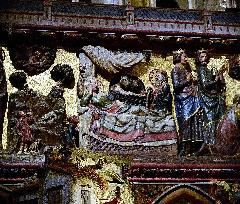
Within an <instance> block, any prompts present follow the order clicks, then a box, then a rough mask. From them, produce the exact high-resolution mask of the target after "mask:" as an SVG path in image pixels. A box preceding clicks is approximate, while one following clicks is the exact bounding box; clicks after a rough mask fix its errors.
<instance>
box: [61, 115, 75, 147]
mask: <svg viewBox="0 0 240 204" xmlns="http://www.w3.org/2000/svg"><path fill="white" fill-rule="evenodd" d="M67 121H68V124H67V125H66V127H65V132H64V136H63V144H66V145H67V147H76V146H78V142H79V141H78V138H79V131H78V127H77V125H78V123H79V119H78V116H71V117H68V118H67Z"/></svg>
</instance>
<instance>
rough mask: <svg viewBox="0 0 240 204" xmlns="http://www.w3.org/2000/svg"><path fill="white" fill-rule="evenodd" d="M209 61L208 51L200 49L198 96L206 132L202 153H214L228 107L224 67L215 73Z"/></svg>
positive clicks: (198, 59)
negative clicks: (219, 130)
mask: <svg viewBox="0 0 240 204" xmlns="http://www.w3.org/2000/svg"><path fill="white" fill-rule="evenodd" d="M208 63H209V54H208V51H207V50H201V51H198V53H197V59H196V67H197V74H198V89H199V91H198V96H199V100H200V105H201V108H202V109H203V123H202V129H203V134H204V143H203V145H202V147H201V148H200V150H199V153H200V154H202V153H203V154H205V153H211V154H212V148H211V147H212V145H214V144H215V140H216V129H217V125H218V123H219V120H220V118H221V117H222V116H223V114H224V112H225V108H226V105H225V81H224V77H223V69H220V70H219V71H218V72H216V73H215V71H214V70H213V69H209V68H208V67H207V65H208Z"/></svg>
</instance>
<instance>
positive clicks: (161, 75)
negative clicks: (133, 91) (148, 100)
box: [149, 69, 168, 86]
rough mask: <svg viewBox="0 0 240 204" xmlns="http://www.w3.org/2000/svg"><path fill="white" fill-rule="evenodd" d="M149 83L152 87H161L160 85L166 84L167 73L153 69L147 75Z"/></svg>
mask: <svg viewBox="0 0 240 204" xmlns="http://www.w3.org/2000/svg"><path fill="white" fill-rule="evenodd" d="M149 81H150V83H151V84H152V85H153V86H157V85H161V84H162V83H168V75H167V72H166V71H164V70H160V69H153V70H152V71H151V72H150V73H149Z"/></svg>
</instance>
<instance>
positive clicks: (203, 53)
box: [196, 50, 210, 65]
mask: <svg viewBox="0 0 240 204" xmlns="http://www.w3.org/2000/svg"><path fill="white" fill-rule="evenodd" d="M209 59H210V57H209V53H208V51H207V50H198V51H197V58H196V64H201V65H207V64H208V62H209Z"/></svg>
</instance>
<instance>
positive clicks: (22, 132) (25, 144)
mask: <svg viewBox="0 0 240 204" xmlns="http://www.w3.org/2000/svg"><path fill="white" fill-rule="evenodd" d="M32 123H33V117H32V113H31V112H27V113H26V112H24V111H19V112H18V120H17V124H16V128H17V134H18V136H19V143H20V148H19V153H26V152H29V147H30V145H31V143H32V140H33V135H32V131H31V127H30V125H31V124H32Z"/></svg>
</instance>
